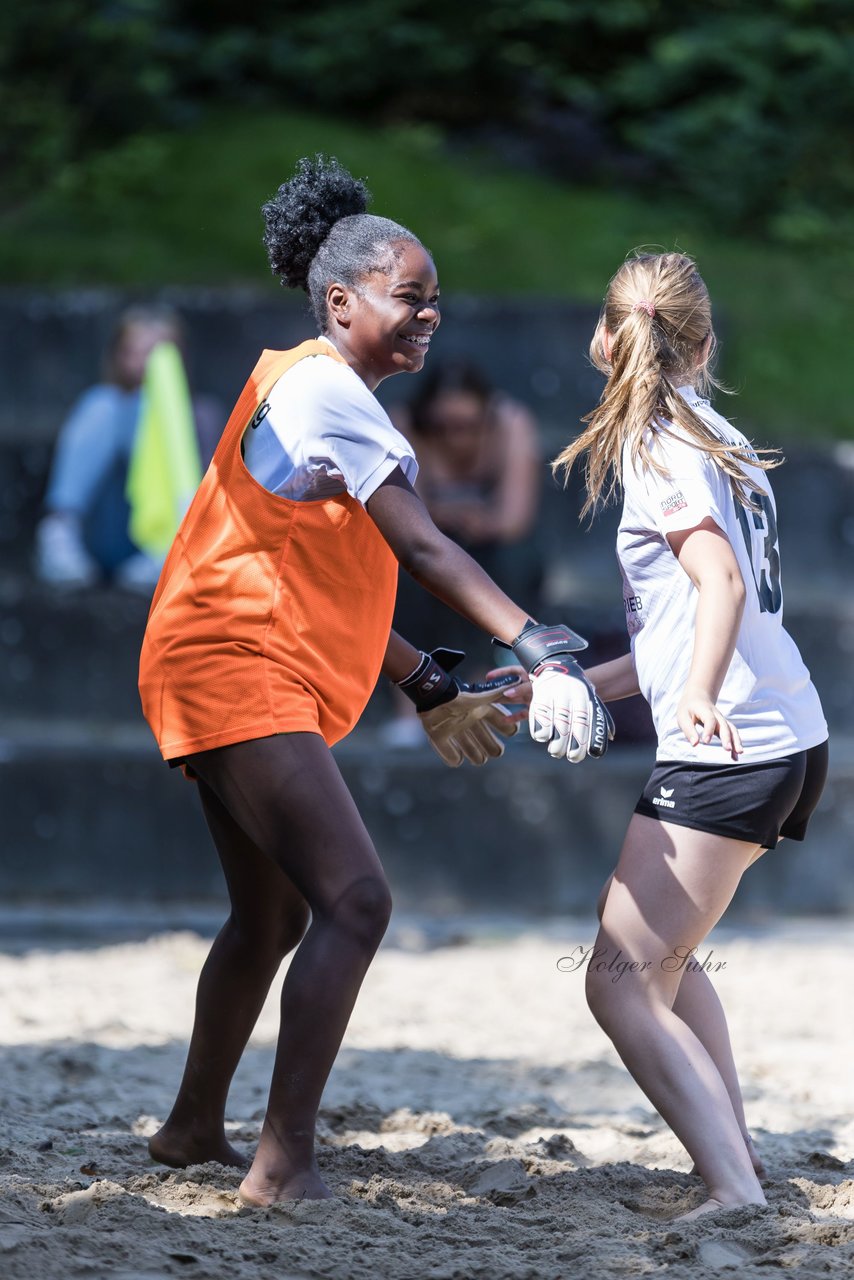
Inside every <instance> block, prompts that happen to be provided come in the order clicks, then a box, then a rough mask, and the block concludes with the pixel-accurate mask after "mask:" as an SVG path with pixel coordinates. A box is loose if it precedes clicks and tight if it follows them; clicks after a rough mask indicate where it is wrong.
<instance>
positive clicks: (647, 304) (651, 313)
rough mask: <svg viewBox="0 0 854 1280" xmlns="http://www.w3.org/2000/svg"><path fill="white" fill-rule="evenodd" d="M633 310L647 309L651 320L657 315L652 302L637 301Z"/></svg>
mask: <svg viewBox="0 0 854 1280" xmlns="http://www.w3.org/2000/svg"><path fill="white" fill-rule="evenodd" d="M632 311H645V312H646V314H647V315H648V316H649V318H650V320H652V319H654V317H655V307H654V306H653V305H652V303H651V302H636V303H635V305H634V306H633V307H632Z"/></svg>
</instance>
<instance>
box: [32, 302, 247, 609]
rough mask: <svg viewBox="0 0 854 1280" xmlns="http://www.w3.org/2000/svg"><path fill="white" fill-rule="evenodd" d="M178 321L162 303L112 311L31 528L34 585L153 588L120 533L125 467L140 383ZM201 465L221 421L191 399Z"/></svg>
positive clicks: (145, 562) (175, 333)
mask: <svg viewBox="0 0 854 1280" xmlns="http://www.w3.org/2000/svg"><path fill="white" fill-rule="evenodd" d="M182 338H183V331H182V326H181V322H180V319H179V318H178V316H177V315H176V314H175V313H174V312H173V311H171V310H170V309H168V308H165V307H154V306H144V307H143V306H140V307H131V308H129V309H128V310H126V311H124V312H122V314H121V315H120V316H119V318H118V321H117V324H116V327H115V330H114V332H113V336H112V339H111V341H110V344H109V347H108V349H107V352H106V359H105V365H104V380H103V382H100V383H98V384H97V385H96V386H93V387H90V388H89V390H88V391H85V392H84V393H83V395H82V396H81V397H80V399H79V400H78V401H77V403H76V404H75V406H74V408H73V409H72V411H71V413H70V415H69V416H68V418H67V419H66V421H65V422H64V423H63V426H62V427H61V429H60V432H59V436H58V439H57V443H56V450H55V452H54V456H53V462H52V464H51V470H50V476H49V478H48V486H47V492H46V495H45V503H44V505H45V515H44V517H43V518H42V520H41V521H40V523H39V525H38V528H37V530H36V546H35V569H36V574H37V576H38V577H39V578H40V580H41V581H42V582H45V583H48V584H50V585H53V586H58V587H67V588H72V587H90V586H93V585H94V584H96V583H97V582H99V581H100V580H101V579H102V578H104V577H109V578H112V579H113V580H114V581H115V582H116V583H117V584H118V585H120V586H124V587H128V588H131V589H136V590H142V591H150V590H153V588H154V585H155V583H156V581H157V577H158V574H159V571H160V565H159V563H158V562H157V561H156V560H154V559H153V558H151V557H150V556H147V555H145V554H144V553H143V552H141V551H140V550H139V548H138V547H136V546H135V545H134V544H133V542H132V541H131V539H130V535H129V533H128V515H129V508H128V503H127V499H126V497H125V487H126V481H127V473H128V466H129V464H130V459H131V454H132V451H133V445H134V439H135V437H136V432H137V427H138V424H139V419H140V403H141V396H140V385H141V383H142V379H143V375H144V373H145V367H146V363H147V361H148V357H149V356H150V354H151V352H152V350H153V349H154V347H155V346H157V344H158V343H161V342H172V343H175V344H176V345H178V346H179V347H180V345H181V342H182ZM193 416H194V419H195V427H196V435H197V438H198V444H199V453H200V457H201V463H202V467H203V468H204V467H207V465H208V463H209V462H210V459H211V456H212V454H213V450H214V448H215V446H216V442H217V439H218V437H219V433H220V430H221V428H222V421H221V420H220V415H219V413H218V411H217V408H216V406H215V404H214V403H213V402H212V401H210V400H207V399H204V398H196V397H194V399H193Z"/></svg>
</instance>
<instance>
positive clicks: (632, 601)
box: [623, 596, 643, 613]
mask: <svg viewBox="0 0 854 1280" xmlns="http://www.w3.org/2000/svg"><path fill="white" fill-rule="evenodd" d="M623 604H624V605H625V609H626V613H641V612H642V611H643V602H642V600H641V598H640V596H623Z"/></svg>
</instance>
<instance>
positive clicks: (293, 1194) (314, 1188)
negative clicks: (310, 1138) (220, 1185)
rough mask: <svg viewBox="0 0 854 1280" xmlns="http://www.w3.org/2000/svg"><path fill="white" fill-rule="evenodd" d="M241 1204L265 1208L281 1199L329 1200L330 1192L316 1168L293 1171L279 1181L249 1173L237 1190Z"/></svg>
mask: <svg viewBox="0 0 854 1280" xmlns="http://www.w3.org/2000/svg"><path fill="white" fill-rule="evenodd" d="M237 1194H238V1197H239V1199H240V1201H241V1203H242V1204H245V1205H249V1206H250V1207H251V1208H253V1209H267V1208H269V1206H270V1205H271V1204H276V1203H277V1202H279V1201H282V1200H331V1199H332V1198H333V1197H332V1192H331V1191H330V1190H329V1188H328V1187H327V1185H326V1183H325V1182H324V1181H323V1179H322V1178H321V1176H320V1174H319V1173H318V1172H317V1170H316V1169H305V1170H303V1171H302V1172H300V1173H293V1174H291V1175H290V1176H289V1177H287V1178H284V1179H282V1180H281V1181H275V1182H273V1181H272V1180H270V1179H262V1178H257V1179H256V1178H254V1177H253V1176H252V1174H251V1173H250V1174H249V1175H248V1176H247V1177H246V1178H244V1179H243V1181H242V1182H241V1184H240V1188H239V1190H238V1192H237Z"/></svg>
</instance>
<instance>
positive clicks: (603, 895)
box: [596, 872, 614, 922]
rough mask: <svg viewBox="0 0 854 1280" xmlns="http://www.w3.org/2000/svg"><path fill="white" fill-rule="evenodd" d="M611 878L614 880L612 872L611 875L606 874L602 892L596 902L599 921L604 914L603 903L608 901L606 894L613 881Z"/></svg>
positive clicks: (609, 890)
mask: <svg viewBox="0 0 854 1280" xmlns="http://www.w3.org/2000/svg"><path fill="white" fill-rule="evenodd" d="M613 880H614V874H613V872H612V873H611V875H609V876H608V879H607V880H606V881H605V883H604V884H603V886H602V892H601V893H600V894H599V897H598V899H597V902H596V914H597V916H598V917H599V920H600V922H601V920H602V917H603V915H604V914H605V903H606V902H607V901H608V894H609V893H610V892H611V885H612V883H613Z"/></svg>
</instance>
